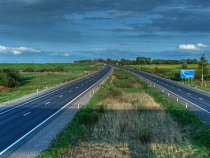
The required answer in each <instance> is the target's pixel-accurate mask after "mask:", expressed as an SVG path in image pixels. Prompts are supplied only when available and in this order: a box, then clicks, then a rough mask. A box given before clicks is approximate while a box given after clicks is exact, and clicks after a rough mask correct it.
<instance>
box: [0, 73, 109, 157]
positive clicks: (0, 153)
mask: <svg viewBox="0 0 210 158" xmlns="http://www.w3.org/2000/svg"><path fill="white" fill-rule="evenodd" d="M111 70H112V69H110V71H111ZM110 71H109V72H110ZM109 72H107V73H106V75H107V74H108V73H109ZM106 75H104V76H106ZM101 80H103V78H101V79H100V80H99V81H98V82H96V83H95V84H93V85H92V86H90V87H89V88H88V89H86V90H85V91H84V92H82V93H80V94H79V95H78V96H77V97H75V98H74V99H73V100H71V101H70V102H69V103H67V104H66V105H64V106H63V107H62V108H60V109H59V110H58V111H56V112H55V113H54V114H52V115H51V116H50V117H48V118H47V119H46V120H44V121H43V122H41V123H40V124H38V125H37V126H36V127H34V128H33V129H32V130H30V131H29V132H28V133H26V134H25V135H23V136H22V137H21V138H19V139H18V140H16V141H15V142H14V143H12V144H11V145H10V146H8V147H7V148H6V149H4V150H3V151H2V152H0V155H2V154H3V153H5V152H6V151H7V150H9V149H10V148H11V147H13V146H14V145H15V144H17V143H18V142H19V141H21V140H22V139H23V138H25V137H26V136H28V135H29V134H30V133H31V132H33V131H34V130H36V129H37V128H39V127H40V126H41V125H43V124H44V123H45V122H47V121H48V120H49V119H51V118H52V117H53V116H55V115H56V114H57V113H59V112H60V111H61V110H63V109H64V108H65V107H66V106H68V105H69V104H71V103H72V102H74V101H75V100H76V99H77V98H79V97H80V96H81V95H83V94H84V93H86V92H87V91H88V90H90V89H91V88H92V87H94V86H95V85H96V84H98V83H99V82H101Z"/></svg>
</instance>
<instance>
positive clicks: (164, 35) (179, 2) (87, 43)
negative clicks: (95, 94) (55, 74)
mask: <svg viewBox="0 0 210 158" xmlns="http://www.w3.org/2000/svg"><path fill="white" fill-rule="evenodd" d="M203 52H205V54H206V58H207V59H208V60H209V61H210V0H0V63H31V62H34V63H51V62H74V61H75V60H84V59H92V60H93V59H96V58H103V59H107V58H111V59H118V60H120V59H121V58H125V59H130V60H134V59H136V57H140V56H144V57H151V58H152V59H177V60H179V59H188V58H189V59H194V58H195V59H197V60H199V59H200V56H201V53H203Z"/></svg>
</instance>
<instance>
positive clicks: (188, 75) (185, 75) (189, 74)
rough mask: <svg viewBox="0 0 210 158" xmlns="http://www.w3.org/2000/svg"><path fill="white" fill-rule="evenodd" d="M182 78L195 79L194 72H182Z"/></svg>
mask: <svg viewBox="0 0 210 158" xmlns="http://www.w3.org/2000/svg"><path fill="white" fill-rule="evenodd" d="M181 78H194V70H181Z"/></svg>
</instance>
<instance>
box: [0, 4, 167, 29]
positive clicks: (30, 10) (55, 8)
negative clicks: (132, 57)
mask: <svg viewBox="0 0 210 158" xmlns="http://www.w3.org/2000/svg"><path fill="white" fill-rule="evenodd" d="M164 3H165V2H164ZM164 3H160V2H158V1H156V0H150V1H147V0H141V1H139V0H132V1H127V0H115V1H113V0H33V1H32V0H8V1H5V0H1V1H0V15H1V16H0V23H1V24H10V25H21V26H30V27H32V26H39V25H41V26H42V25H46V24H51V23H53V22H55V21H56V20H59V19H60V17H62V16H64V15H66V14H72V13H85V12H88V11H109V10H122V11H132V12H133V11H134V12H139V11H140V12H142V11H147V10H151V9H153V8H154V7H155V6H157V5H160V4H164Z"/></svg>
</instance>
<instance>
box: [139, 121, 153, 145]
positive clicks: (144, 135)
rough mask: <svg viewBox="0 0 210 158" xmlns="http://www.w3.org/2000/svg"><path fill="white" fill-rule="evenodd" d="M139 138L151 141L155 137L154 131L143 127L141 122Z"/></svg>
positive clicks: (143, 141)
mask: <svg viewBox="0 0 210 158" xmlns="http://www.w3.org/2000/svg"><path fill="white" fill-rule="evenodd" d="M138 138H139V140H140V141H141V142H142V143H149V142H151V140H152V138H153V132H152V130H151V129H147V128H142V127H141V125H140V124H139V133H138Z"/></svg>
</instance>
